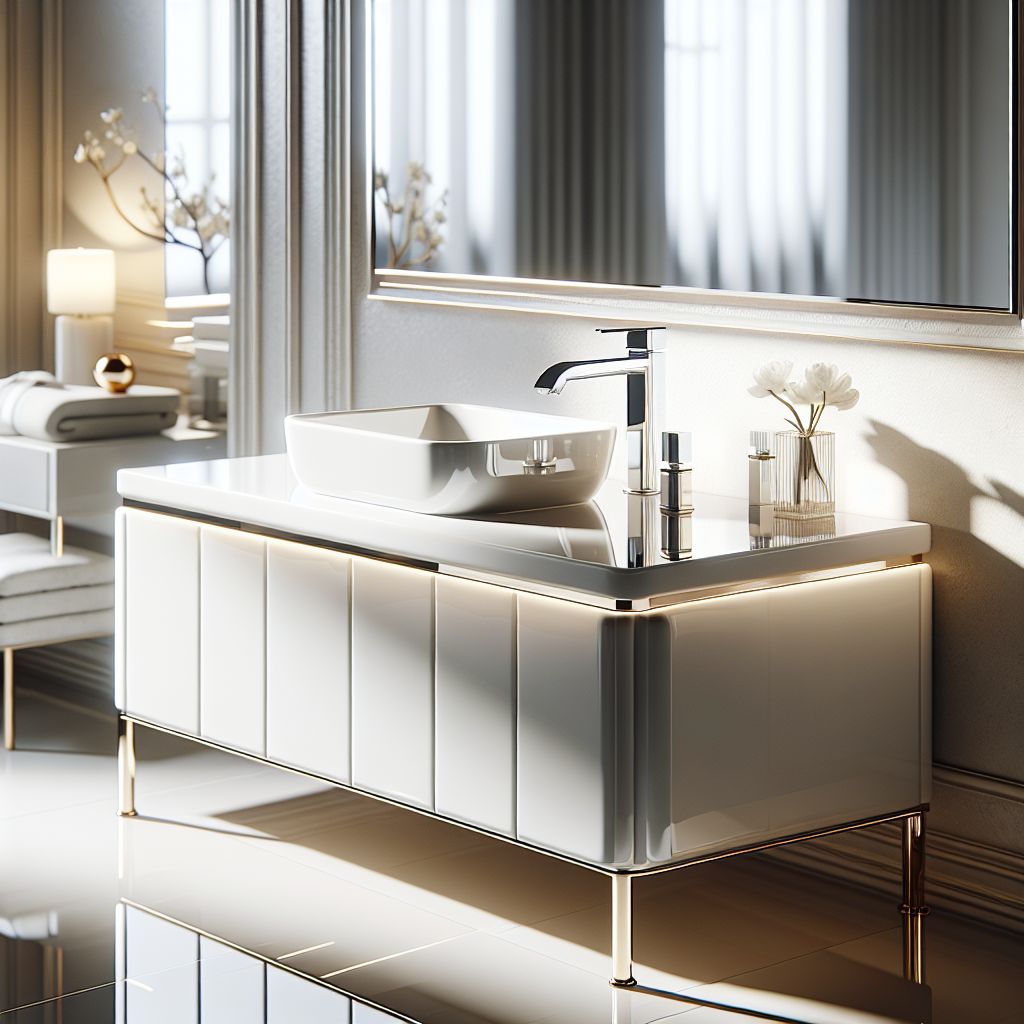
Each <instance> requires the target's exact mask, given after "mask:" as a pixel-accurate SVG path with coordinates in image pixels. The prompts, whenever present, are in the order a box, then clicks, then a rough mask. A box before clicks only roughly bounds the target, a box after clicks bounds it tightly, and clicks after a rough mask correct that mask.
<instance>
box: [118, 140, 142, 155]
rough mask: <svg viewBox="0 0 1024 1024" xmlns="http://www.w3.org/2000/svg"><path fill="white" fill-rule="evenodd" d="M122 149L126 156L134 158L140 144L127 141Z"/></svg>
mask: <svg viewBox="0 0 1024 1024" xmlns="http://www.w3.org/2000/svg"><path fill="white" fill-rule="evenodd" d="M121 148H122V149H123V150H124V153H125V156H134V155H135V154H136V153H138V151H139V147H138V144H137V143H135V142H133V141H132V140H131V139H125V141H124V145H122V147H121Z"/></svg>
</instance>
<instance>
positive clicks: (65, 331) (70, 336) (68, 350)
mask: <svg viewBox="0 0 1024 1024" xmlns="http://www.w3.org/2000/svg"><path fill="white" fill-rule="evenodd" d="M113 345H114V318H113V317H110V316H59V317H57V323H56V325H55V327H54V336H53V362H54V373H55V375H56V377H57V380H59V381H60V382H61V384H91V385H92V386H93V387H95V386H96V381H94V380H93V376H92V369H93V367H94V366H95V365H96V360H97V359H99V358H100V356H102V355H106V353H107V352H110V351H111V349H112V348H113Z"/></svg>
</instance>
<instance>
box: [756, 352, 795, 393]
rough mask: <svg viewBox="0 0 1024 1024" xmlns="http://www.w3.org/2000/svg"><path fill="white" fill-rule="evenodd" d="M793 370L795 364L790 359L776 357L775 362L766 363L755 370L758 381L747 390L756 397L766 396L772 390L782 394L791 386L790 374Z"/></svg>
mask: <svg viewBox="0 0 1024 1024" xmlns="http://www.w3.org/2000/svg"><path fill="white" fill-rule="evenodd" d="M792 372H793V364H792V362H790V361H789V360H788V359H776V360H775V361H774V362H771V363H765V364H764V366H762V367H761V368H760V369H758V370H755V371H754V380H755V381H756V382H757V383H756V384H755V385H754V386H753V387H752V388H748V389H747V390H748V391H749V392H750V394H752V395H753V396H754V397H755V398H766V397H767V396H768V395H769V394H771V393H772V392H774V393H775V394H776V395H781V394H782V393H783V392H784V391H785V390H786V388H787V387H789V375H790V374H791V373H792Z"/></svg>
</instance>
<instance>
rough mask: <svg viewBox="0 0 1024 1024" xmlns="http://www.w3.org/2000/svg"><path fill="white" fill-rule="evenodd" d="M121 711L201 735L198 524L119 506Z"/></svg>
mask: <svg viewBox="0 0 1024 1024" xmlns="http://www.w3.org/2000/svg"><path fill="white" fill-rule="evenodd" d="M124 541H125V543H124V549H125V579H124V586H125V678H126V686H125V710H127V711H128V713H129V714H137V715H139V716H141V717H143V718H146V719H148V720H149V721H152V722H156V723H157V724H159V725H167V726H170V727H172V728H174V729H180V730H181V731H182V732H187V733H191V734H192V735H194V736H197V735H199V600H198V599H199V527H198V526H197V525H196V524H195V523H192V522H188V521H187V520H183V519H175V518H173V517H172V516H164V515H155V514H153V513H151V512H141V511H139V510H137V509H128V510H127V511H126V513H125V538H124Z"/></svg>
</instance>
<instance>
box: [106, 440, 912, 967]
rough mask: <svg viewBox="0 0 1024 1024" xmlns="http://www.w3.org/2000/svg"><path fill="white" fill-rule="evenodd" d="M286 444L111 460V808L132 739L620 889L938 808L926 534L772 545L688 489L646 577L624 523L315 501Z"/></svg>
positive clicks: (735, 511) (905, 531)
mask: <svg viewBox="0 0 1024 1024" xmlns="http://www.w3.org/2000/svg"><path fill="white" fill-rule="evenodd" d="M282 458H283V457H275V456H268V457H264V458H259V459H245V460H225V461H224V462H222V463H203V464H196V465H195V466H192V467H189V466H175V467H165V468H162V469H159V470H138V471H128V472H126V473H123V474H122V476H121V480H120V485H121V490H122V494H123V495H124V497H125V499H126V505H127V507H124V508H122V509H120V510H119V511H118V529H117V539H118V602H117V638H118V651H117V661H116V665H117V672H116V676H117V705H118V707H119V709H120V710H121V712H122V734H123V735H124V736H126V737H127V740H126V743H125V744H124V745H123V746H124V750H127V753H125V756H124V757H122V782H123V785H122V809H123V810H125V809H126V808H127V809H130V806H131V799H132V797H131V793H130V792H128V791H127V790H125V788H124V787H125V786H128V785H130V779H127V776H125V772H128V773H129V774H130V771H131V763H132V759H133V754H132V753H131V749H130V748H131V741H132V739H133V736H134V732H133V731H131V730H134V727H135V726H136V725H141V726H148V727H153V728H159V729H164V730H169V731H171V732H175V733H179V734H182V735H185V736H188V737H192V738H195V739H198V740H201V741H203V742H206V743H210V744H213V745H216V746H218V747H222V748H225V749H227V750H235V751H238V752H241V753H245V754H247V755H249V756H255V757H257V758H261V759H265V760H266V761H268V762H270V763H275V764H281V765H286V766H288V767H291V768H295V769H298V770H300V771H305V772H307V773H309V774H311V775H313V776H316V777H319V778H323V779H327V780H330V781H333V782H335V783H337V784H340V785H345V786H349V787H351V788H353V789H356V790H359V791H361V792H364V793H367V794H369V795H371V796H376V797H381V798H384V799H387V800H389V801H392V802H394V803H398V804H402V805H406V806H409V807H411V808H415V809H416V810H419V811H424V812H427V813H431V814H435V815H438V816H441V817H443V818H445V819H448V820H451V821H454V822H457V823H460V824H463V825H466V826H469V827H472V828H475V829H480V830H484V831H486V832H488V833H491V834H493V835H495V836H498V837H500V838H503V839H507V840H511V841H514V842H518V843H522V844H525V845H528V846H530V847H532V848H535V849H538V850H541V851H543V852H546V853H550V854H553V855H555V856H559V857H562V858H565V859H569V860H572V861H574V862H576V863H579V864H581V865H583V866H586V867H591V868H593V869H596V870H600V871H603V872H606V873H609V874H611V875H613V876H614V877H615V878H619V877H621V876H622V875H626V876H628V875H631V874H634V873H643V872H647V871H651V870H662V869H664V868H667V867H672V866H676V865H684V864H688V863H694V862H698V861H700V860H702V859H707V858H709V857H714V856H719V855H722V854H731V853H737V852H743V851H746V850H752V849H758V848H763V847H765V846H768V845H773V844H776V843H780V842H789V841H795V840H797V839H802V838H808V837H813V836H815V835H822V834H825V833H827V832H829V831H832V830H835V829H841V828H850V827H860V826H862V825H866V824H871V823H877V822H879V821H884V820H893V819H900V820H903V821H904V823H905V824H906V823H907V822H911V823H914V822H916V823H918V825H920V823H921V822H922V821H923V819H922V817H921V813H922V811H923V810H924V809H925V808H926V807H927V804H928V800H929V785H930V773H931V751H930V646H931V604H930V594H931V577H930V570H929V567H928V566H927V565H926V564H924V563H923V562H922V561H921V555H922V553H923V552H925V551H927V549H928V543H929V530H928V527H927V526H924V525H922V524H917V523H885V522H881V521H872V520H859V519H856V518H854V517H836V521H835V523H834V524H833V525H832V529H831V531H830V532H828V533H827V534H825V535H822V533H821V532H820V530H819V532H817V533H816V534H814V536H813V537H812V538H811V539H810V540H806V541H805V540H803V539H800V538H797V539H788V538H786V537H785V535H783V536H782V537H781V538H780V542H779V544H778V545H777V546H776V547H769V548H767V549H766V548H765V546H764V545H763V542H761V541H758V543H757V544H756V545H752V544H751V543H750V538H749V535H748V532H747V530H748V528H747V522H746V516H745V512H746V508H745V505H742V504H739V503H735V502H733V503H730V502H728V501H724V500H723V499H709V498H699V499H698V501H697V511H696V512H695V515H694V520H693V524H692V530H693V538H694V539H693V552H692V558H691V559H689V560H685V561H668V560H656V561H654V562H652V563H650V564H647V565H645V566H642V567H636V568H630V567H625V566H619V565H616V564H614V552H615V551H616V550H617V545H616V538H615V537H614V535H613V534H614V529H615V527H614V525H607V526H606V525H605V524H606V523H608V524H614V515H613V514H612V513H609V512H608V511H607V510H605V511H604V512H603V513H602V515H600V516H595V517H594V520H593V521H594V523H595V526H594V527H593V529H594V530H597V529H605V530H607V531H608V536H607V537H604V538H603V539H600V538H590V537H584V538H583V539H582V541H580V537H579V534H580V529H579V526H578V519H579V517H578V515H577V516H576V517H575V518H574V519H573V523H574V525H573V529H572V532H570V531H567V530H565V531H562V532H561V533H560V532H559V526H558V518H557V515H556V516H555V517H554V520H553V522H554V526H552V527H551V528H550V529H551V531H553V532H548V533H545V532H544V531H545V529H546V527H544V526H543V525H542V526H538V524H537V520H536V518H533V519H530V520H529V521H528V522H525V523H517V522H516V521H515V520H514V519H512V520H508V521H506V520H503V521H501V522H500V523H492V522H481V521H473V520H445V519H440V518H438V517H427V516H421V515H416V514H415V513H408V512H401V511H398V510H393V509H378V508H375V507H374V506H370V505H360V504H359V503H355V502H344V501H338V500H334V499H323V498H317V497H315V496H313V495H308V494H305V493H304V492H303V491H301V489H297V488H296V485H295V483H294V481H292V480H290V478H289V476H288V473H287V467H286V465H282V461H281V459H282ZM643 500H646V499H643ZM655 500H656V499H655ZM613 511H614V510H613ZM624 521H626V522H628V521H630V520H629V518H628V517H624ZM655 521H656V520H655ZM567 537H569V538H570V539H571V540H572V541H573V542H577V543H583V544H584V549H585V550H586V551H587V552H588V553H589V557H591V558H592V557H594V553H596V552H608V553H609V554H608V557H607V561H606V563H605V564H599V563H597V562H594V561H589V560H581V559H575V558H573V557H572V553H571V551H569V552H566V551H565V544H566V538H567ZM559 545H561V548H560V547H559ZM634 547H635V546H634ZM126 730H128V731H127V732H126ZM124 750H123V753H124ZM126 779H127V781H126ZM125 792H128V797H127V798H126V797H125V796H124V794H125ZM126 800H127V802H126ZM908 827H909V826H908ZM914 827H917V826H914ZM921 835H923V833H922V834H921ZM616 885H618V882H616ZM614 892H615V893H619V896H618V897H617V898H622V899H626V904H625V905H626V907H627V908H628V891H627V895H625V896H624V895H623V894H622V893H621V892H620V891H619V889H615V890H614ZM913 902H914V901H913V900H911V903H913ZM915 905H916V904H915ZM616 976H617V977H619V976H620V975H616Z"/></svg>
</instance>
